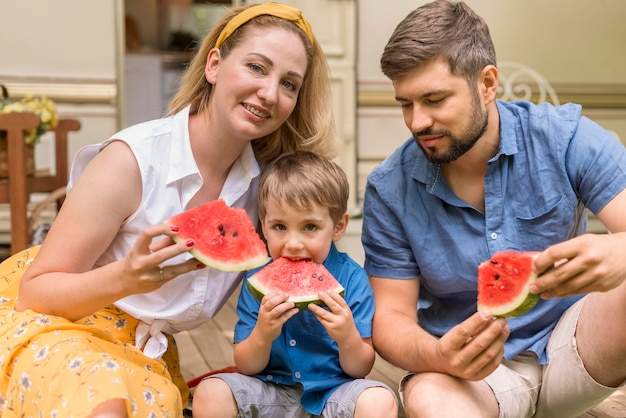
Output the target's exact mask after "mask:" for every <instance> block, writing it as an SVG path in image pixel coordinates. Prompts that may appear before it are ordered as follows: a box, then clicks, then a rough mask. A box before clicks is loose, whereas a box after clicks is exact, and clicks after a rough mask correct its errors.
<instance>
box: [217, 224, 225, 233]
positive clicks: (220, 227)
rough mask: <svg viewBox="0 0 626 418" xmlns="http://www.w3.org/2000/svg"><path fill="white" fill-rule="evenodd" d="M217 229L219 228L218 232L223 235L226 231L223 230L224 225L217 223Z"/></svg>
mask: <svg viewBox="0 0 626 418" xmlns="http://www.w3.org/2000/svg"><path fill="white" fill-rule="evenodd" d="M217 229H219V230H220V234H222V235H225V234H226V232H225V231H224V225H222V224H219V225H218V227H217Z"/></svg>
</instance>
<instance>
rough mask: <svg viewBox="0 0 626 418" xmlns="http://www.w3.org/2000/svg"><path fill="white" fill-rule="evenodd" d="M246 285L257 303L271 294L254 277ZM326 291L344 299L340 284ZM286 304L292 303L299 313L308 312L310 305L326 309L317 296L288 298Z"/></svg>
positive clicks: (269, 290)
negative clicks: (335, 293)
mask: <svg viewBox="0 0 626 418" xmlns="http://www.w3.org/2000/svg"><path fill="white" fill-rule="evenodd" d="M246 284H247V288H248V290H249V291H250V293H251V294H252V295H253V296H254V297H255V298H256V299H257V300H258V301H261V300H262V299H263V297H264V296H265V295H267V294H268V293H271V292H272V290H271V289H270V288H268V287H267V286H263V285H262V284H261V283H259V281H258V279H257V277H255V275H252V276H250V277H249V278H248V280H247V283H246ZM326 291H328V292H337V293H338V294H339V295H340V296H341V297H344V295H345V289H344V288H343V286H341V284H339V282H337V285H336V286H335V287H334V288H331V289H327V290H326ZM287 302H293V304H294V305H295V307H296V308H298V310H299V311H306V310H308V306H309V304H310V303H312V304H315V305H318V306H321V307H326V304H325V303H324V302H322V300H321V299H320V298H319V296H318V295H300V296H290V297H289V298H287Z"/></svg>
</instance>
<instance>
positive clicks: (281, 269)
mask: <svg viewBox="0 0 626 418" xmlns="http://www.w3.org/2000/svg"><path fill="white" fill-rule="evenodd" d="M248 289H249V290H250V292H251V293H252V294H253V295H254V296H255V297H256V298H257V299H258V300H261V299H263V296H265V295H267V294H268V293H271V292H281V293H285V294H287V295H289V298H288V299H287V301H288V302H293V303H294V304H295V305H296V308H298V309H299V310H301V311H303V310H306V309H307V306H308V305H309V303H314V304H316V305H320V306H324V303H323V302H322V301H321V300H320V299H319V296H318V294H319V293H320V292H322V291H326V292H337V293H339V294H340V295H342V296H343V294H344V288H343V286H341V284H340V283H339V282H338V281H337V279H335V278H334V277H333V275H332V274H330V272H329V271H328V270H327V269H326V267H324V265H323V264H321V263H316V262H314V261H310V260H292V259H290V258H287V257H281V258H279V259H277V260H275V261H274V262H272V263H270V264H268V265H267V266H265V267H263V268H262V269H261V270H259V271H257V272H256V273H255V274H253V275H252V276H250V277H249V278H248Z"/></svg>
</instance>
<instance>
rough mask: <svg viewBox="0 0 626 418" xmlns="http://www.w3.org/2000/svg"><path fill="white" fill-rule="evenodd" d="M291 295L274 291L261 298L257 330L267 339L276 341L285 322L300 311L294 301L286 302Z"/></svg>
mask: <svg viewBox="0 0 626 418" xmlns="http://www.w3.org/2000/svg"><path fill="white" fill-rule="evenodd" d="M288 297H289V296H288V295H285V294H282V293H278V292H272V293H268V294H267V295H265V296H264V297H263V299H262V300H261V306H260V307H259V317H258V318H257V321H256V326H255V328H256V330H257V332H258V333H259V336H261V337H262V338H263V339H265V340H266V341H274V340H275V339H276V338H278V336H279V335H280V331H281V330H282V328H283V324H284V323H285V322H287V320H288V319H289V318H291V317H292V316H294V315H295V314H297V313H298V309H297V308H295V305H294V304H293V302H286V301H287V298H288Z"/></svg>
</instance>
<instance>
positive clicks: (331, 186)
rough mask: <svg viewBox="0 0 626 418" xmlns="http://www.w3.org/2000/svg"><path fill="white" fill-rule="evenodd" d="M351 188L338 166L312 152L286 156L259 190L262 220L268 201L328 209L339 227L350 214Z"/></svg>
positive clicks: (275, 164)
mask: <svg viewBox="0 0 626 418" xmlns="http://www.w3.org/2000/svg"><path fill="white" fill-rule="evenodd" d="M349 194H350V185H349V183H348V178H347V176H346V173H345V172H344V171H343V170H342V169H341V167H339V165H337V164H336V163H335V162H333V161H331V160H329V159H327V158H325V157H323V156H321V155H318V154H315V153H312V152H308V151H295V152H291V153H287V154H283V155H281V156H280V157H278V158H277V159H275V160H274V161H272V163H271V164H270V165H268V166H267V168H266V169H265V171H264V172H263V174H262V175H261V180H260V181H259V188H258V189H257V201H258V206H259V218H260V219H263V218H265V215H266V207H265V205H266V204H267V202H268V201H276V202H280V203H285V204H287V205H289V206H291V207H294V208H300V209H310V208H311V207H312V206H313V205H319V206H323V207H328V211H329V213H330V217H331V219H332V220H333V222H334V223H337V222H338V221H339V220H340V219H341V217H342V216H343V215H344V214H345V213H346V212H347V210H348V196H349Z"/></svg>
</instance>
